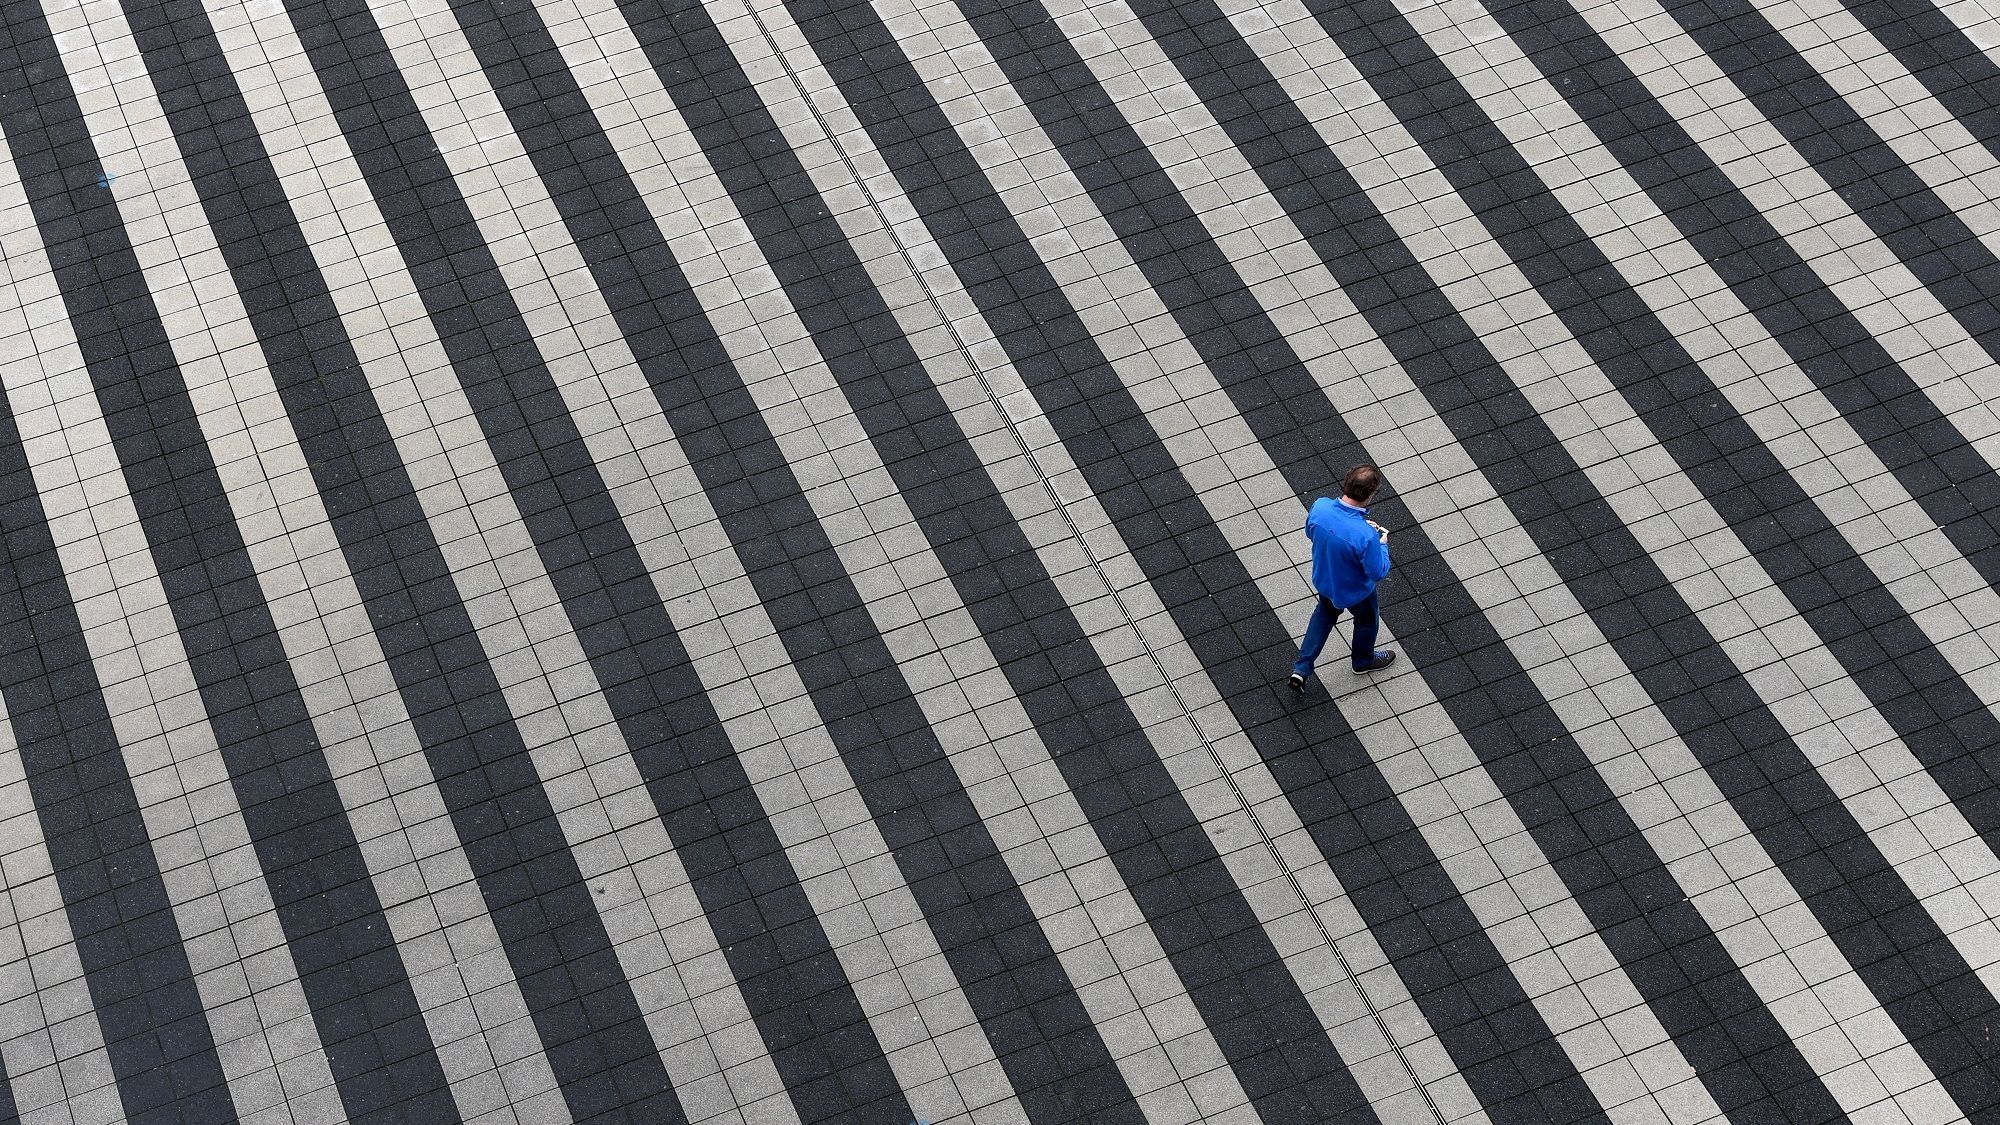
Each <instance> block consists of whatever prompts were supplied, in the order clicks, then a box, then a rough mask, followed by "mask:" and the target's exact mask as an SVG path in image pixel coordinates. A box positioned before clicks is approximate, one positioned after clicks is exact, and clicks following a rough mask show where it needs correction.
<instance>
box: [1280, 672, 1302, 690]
mask: <svg viewBox="0 0 2000 1125" xmlns="http://www.w3.org/2000/svg"><path fill="white" fill-rule="evenodd" d="M1285 686H1286V687H1288V688H1291V689H1292V694H1293V695H1304V694H1305V693H1306V678H1305V677H1304V676H1301V675H1299V674H1298V673H1297V672H1293V673H1292V678H1291V679H1289V680H1286V681H1285Z"/></svg>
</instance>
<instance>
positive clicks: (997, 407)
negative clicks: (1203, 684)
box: [742, 0, 1448, 1125]
mask: <svg viewBox="0 0 2000 1125" xmlns="http://www.w3.org/2000/svg"><path fill="white" fill-rule="evenodd" d="M742 4H743V10H744V11H745V12H747V13H748V14H749V16H750V19H751V21H752V22H753V23H755V24H756V25H757V31H758V33H759V34H760V35H762V36H763V37H764V43H765V45H766V46H768V47H770V49H771V54H772V56H773V57H774V58H776V59H777V60H778V65H779V66H781V67H783V68H784V70H785V76H786V77H787V78H789V79H790V80H791V83H792V88H793V89H795V90H797V91H798V95H799V99H800V100H801V101H802V102H804V103H805V106H806V109H807V110H809V111H810V112H811V113H812V117H813V122H814V123H815V124H816V125H818V127H819V132H820V135H821V136H823V137H825V138H826V139H827V140H828V141H829V142H831V143H832V145H833V150H834V152H836V153H838V154H839V155H840V161H841V164H842V165H843V166H844V167H845V168H846V169H847V177H848V180H849V181H850V182H851V183H853V184H854V185H855V187H857V188H859V189H860V191H861V196H862V198H863V199H866V200H867V201H868V207H869V209H870V210H871V211H873V212H874V213H875V220H876V222H878V223H880V224H881V226H882V229H883V231H885V232H886V233H887V234H888V236H889V239H890V241H891V242H893V243H894V244H895V247H896V253H897V254H898V255H899V256H900V257H901V258H902V260H903V266H904V268H905V269H907V270H908V271H909V274H910V276H911V277H913V278H915V279H916V282H917V285H918V286H919V287H920V288H921V289H922V290H923V293H924V299H925V300H926V301H928V302H929V303H930V306H931V311H932V313H933V314H935V315H936V317H937V319H938V323H939V324H941V325H943V326H944V329H945V331H946V332H948V333H950V334H951V340H952V344H953V345H954V346H955V347H956V348H957V349H958V353H959V355H960V356H961V357H962V358H963V359H964V360H965V365H966V368H967V369H968V370H970V371H971V372H972V374H973V377H974V378H976V379H978V380H979V386H980V389H981V390H982V391H984V392H985V394H986V398H987V401H988V402H990V403H992V405H993V409H994V411H995V412H996V413H997V414H999V416H1000V420H1001V422H1002V423H1004V424H1005V425H1006V427H1007V433H1008V434H1009V435H1010V436H1012V437H1013V439H1014V444H1015V445H1016V446H1017V447H1018V448H1019V449H1020V451H1021V454H1022V456H1023V457H1025V458H1026V459H1027V462H1028V466H1029V468H1031V469H1033V470H1034V474H1035V479H1036V480H1038V481H1040V482H1041V484H1042V489H1043V491H1045V492H1047V493H1048V497H1049V503H1050V504H1051V505H1053V506H1054V508H1055V510H1056V512H1057V513H1058V514H1059V515H1061V516H1062V520H1063V525H1064V526H1065V527H1067V528H1068V529H1069V536H1070V538H1071V539H1073V540H1075V541H1076V544H1077V546H1078V547H1080V548H1081V549H1082V551H1083V555H1084V558H1085V559H1087V560H1088V561H1089V563H1090V568H1091V570H1092V572H1093V573H1095V574H1096V575H1097V580H1098V581H1099V582H1100V583H1102V584H1103V586H1104V589H1105V590H1106V591H1107V592H1108V593H1109V594H1110V595H1111V598H1112V601H1113V603H1115V604H1116V605H1117V607H1118V613H1119V615H1120V616H1121V617H1123V618H1124V620H1125V623H1126V624H1127V625H1129V626H1131V628H1132V632H1133V633H1134V634H1135V635H1136V636H1137V637H1138V638H1139V643H1140V645H1141V646H1142V647H1144V649H1145V650H1146V658H1147V659H1148V660H1150V661H1151V662H1152V665H1153V667H1154V668H1155V669H1156V670H1158V672H1159V673H1160V680H1161V682H1162V683H1164V684H1166V686H1167V690H1168V691H1169V692H1170V693H1172V695H1173V699H1174V705H1175V706H1177V707H1178V708H1180V712H1181V714H1182V715H1183V716H1185V717H1186V718H1187V721H1188V725H1189V726H1191V727H1192V728H1193V729H1194V733H1195V737H1197V738H1199V739H1201V744H1202V747H1203V748H1204V749H1205V750H1207V751H1208V756H1209V759H1210V761H1212V762H1214V763H1215V769H1216V773H1217V774H1218V775H1220V776H1221V778H1222V779H1223V781H1225V782H1226V783H1227V784H1228V785H1229V791H1230V793H1231V794H1232V795H1233V796H1234V797H1235V798H1236V804H1237V807H1238V808H1240V809H1242V810H1243V814H1244V815H1245V816H1247V817H1248V818H1249V820H1250V824H1251V826H1252V827H1253V828H1255V829H1256V830H1257V838H1258V839H1259V840H1262V841H1263V844H1264V850H1265V851H1267V852H1269V853H1270V856H1271V859H1272V861H1273V862H1274V863H1276V864H1277V866H1278V870H1280V871H1282V872H1284V875H1285V881H1286V882H1287V883H1288V884H1289V885H1290V886H1291V888H1292V893H1293V894H1295V895H1296V896H1298V900H1299V903H1300V904H1301V905H1302V906H1304V907H1305V909H1306V913H1307V914H1308V915H1310V916H1311V917H1312V920H1313V925H1314V926H1315V927H1317V928H1318V930H1319V935H1320V940H1321V941H1322V942H1324V943H1325V944H1326V947H1327V949H1328V950H1329V951H1330V952H1332V954H1333V956H1334V960H1335V961H1336V962H1337V963H1338V964H1339V966H1340V972H1341V975H1342V976H1343V977H1345V978H1346V980H1347V982H1348V983H1349V984H1350V985H1352V986H1353V987H1354V993H1355V995H1357V996H1359V997H1360V998H1361V1003H1362V1005H1363V1006H1364V1007H1366V1008H1367V1009H1368V1015H1369V1018H1371V1019H1373V1020H1374V1021H1375V1027H1376V1029H1377V1030H1378V1031H1380V1032H1381V1034H1382V1039H1383V1041H1384V1042H1386V1043H1388V1044H1389V1047H1390V1049H1391V1050H1393V1051H1395V1052H1396V1060H1397V1061H1398V1062H1400V1063H1401V1064H1402V1066H1403V1073H1404V1074H1406V1075H1408V1076H1409V1079H1410V1084H1411V1085H1412V1086H1414V1087H1415V1088H1416V1090H1417V1092H1418V1093H1420V1094H1422V1095H1423V1099H1424V1104H1425V1105H1427V1106H1429V1107H1430V1111H1431V1116H1432V1117H1433V1118H1435V1119H1436V1121H1437V1123H1438V1125H1448V1123H1447V1121H1446V1119H1445V1115H1444V1111H1443V1110H1442V1109H1440V1108H1439V1106H1438V1104H1437V1100H1436V1098H1434V1097H1433V1096H1432V1095H1431V1091H1430V1088H1429V1087H1428V1086H1427V1085H1425V1083H1424V1082H1423V1080H1422V1079H1421V1078H1420V1077H1418V1074H1417V1068H1416V1066H1415V1065H1414V1064H1412V1063H1411V1062H1410V1057H1409V1055H1408V1053H1407V1052H1406V1051H1405V1049H1404V1047H1403V1045H1402V1044H1401V1043H1399V1042H1397V1041H1396V1036H1395V1034H1394V1032H1393V1031H1392V1030H1391V1028H1390V1027H1389V1021H1388V1020H1386V1019H1384V1018H1383V1016H1382V1011H1381V1009H1380V1008H1378V1007H1377V1006H1376V1004H1375V1000H1374V998H1373V997H1371V996H1369V995H1368V990H1367V989H1365V988H1363V987H1362V986H1361V979H1360V978H1359V977H1358V976H1356V975H1355V973H1354V969H1353V966H1351V965H1350V964H1349V963H1348V960H1347V955H1346V954H1345V953H1342V952H1341V950H1340V945H1339V943H1338V942H1336V941H1335V940H1334V937H1333V930H1332V929H1331V928H1330V927H1329V926H1328V925H1327V923H1326V919H1325V918H1324V917H1323V916H1322V915H1321V914H1320V911H1319V908H1318V907H1317V906H1315V905H1313V901H1312V899H1311V898H1310V897H1309V896H1308V895H1307V894H1306V890H1305V886H1304V884H1302V883H1301V882H1300V881H1299V877H1298V874H1297V873H1296V872H1295V871H1293V870H1292V866H1291V865H1290V864H1289V863H1287V862H1285V857H1284V855H1283V853H1281V852H1280V851H1279V850H1278V845H1277V842H1276V841H1275V840H1273V839H1272V838H1271V834H1270V832H1269V831H1268V830H1266V829H1265V827H1264V824H1263V822H1262V821H1261V820H1259V819H1258V817H1257V811H1256V810H1255V809H1253V808H1251V806H1250V802H1249V800H1248V799H1247V798H1246V797H1245V796H1244V794H1243V789H1242V786H1241V785H1239V784H1238V782H1237V780H1236V777H1235V775H1233V774H1232V773H1230V771H1229V767H1228V766H1227V765H1226V764H1225V763H1224V762H1223V759H1222V754H1221V752H1220V751H1219V750H1217V749H1216V747H1215V743H1214V741H1213V740H1212V739H1210V738H1209V736H1208V732H1207V731H1205V730H1203V729H1202V726H1201V722H1200V721H1199V720H1197V719H1196V718H1195V715H1194V709H1193V708H1192V707H1190V706H1188V702H1187V699H1186V698H1185V697H1184V696H1183V695H1182V694H1181V689H1180V685H1179V684H1177V683H1176V682H1175V681H1174V678H1173V676H1172V675H1170V674H1169V673H1168V672H1167V666H1166V663H1165V661H1163V660H1161V659H1160V656H1159V653H1158V652H1156V651H1155V650H1154V648H1153V642H1152V640H1151V639H1149V638H1148V637H1147V636H1146V631H1145V630H1144V629H1141V628H1140V627H1139V619H1138V617H1137V616H1136V615H1134V614H1133V613H1132V610H1131V607H1130V606H1128V605H1126V604H1125V597H1124V595H1123V594H1121V593H1120V592H1119V591H1118V588H1117V586H1115V585H1114V584H1113V583H1112V581H1111V577H1110V575H1109V574H1108V573H1106V571H1105V569H1104V564H1103V562H1102V561H1101V560H1100V559H1099V558H1098V557H1097V552H1096V551H1094V550H1093V549H1092V548H1091V545H1090V541H1089V540H1088V539H1086V538H1085V537H1084V535H1083V531H1082V529H1081V528H1079V527H1078V526H1077V523H1076V519H1075V517H1074V516H1072V515H1071V514H1070V510H1069V505H1068V504H1066V503H1064V502H1063V498H1062V496H1061V494H1060V493H1059V492H1057V490H1056V486H1055V482H1054V481H1053V480H1052V479H1051V478H1050V476H1049V474H1048V472H1047V471H1045V470H1044V469H1043V468H1042V464H1041V461H1040V459H1039V458H1037V457H1036V456H1035V451H1034V449H1033V448H1032V447H1030V446H1029V444H1028V441H1027V438H1026V437H1024V436H1023V435H1022V433H1021V429H1020V426H1019V425H1018V424H1017V423H1016V422H1015V421H1014V417H1013V415H1011V414H1009V413H1008V412H1007V408H1006V406H1005V405H1004V404H1003V403H1002V402H1001V400H1000V396H999V394H997V393H996V392H995V391H994V389H993V383H992V380H990V379H989V378H988V377H987V371H986V368H984V367H983V366H981V365H980V363H979V361H978V359H977V358H976V357H975V356H974V355H973V351H972V348H971V346H970V345H968V344H967V343H966V342H965V337H964V336H962V335H961V334H960V333H959V330H958V324H957V323H956V322H955V321H954V320H953V319H952V318H951V316H950V315H949V314H948V313H947V312H946V311H945V307H944V302H943V301H941V300H939V298H938V295H937V292H936V291H935V290H934V289H932V288H931V284H930V281H929V280H928V279H927V278H925V277H924V274H923V271H922V270H920V269H918V268H917V263H916V257H915V255H913V254H912V253H911V252H910V249H909V247H908V246H907V245H905V244H904V242H903V237H902V235H901V234H899V233H898V232H897V230H896V227H895V224H894V223H892V222H890V221H889V215H888V212H887V210H885V209H884V208H883V206H882V203H881V201H880V200H879V199H877V198H876V197H875V192H874V191H873V190H872V189H871V188H870V187H869V186H868V182H867V180H866V179H864V178H863V177H862V175H861V171H860V169H859V168H858V167H857V166H856V164H855V162H854V158H853V157H852V156H850V155H849V154H848V151H847V146H846V145H844V144H842V143H841V141H840V138H839V136H837V135H836V134H835V133H834V130H833V127H832V126H831V124H830V123H829V122H828V121H827V119H826V115H825V113H823V112H822V111H821V110H820V107H819V103H818V102H817V101H815V100H814V99H813V96H812V93H811V91H809V90H807V88H806V84H805V81H804V80H803V79H802V78H800V77H799V72H798V71H797V69H795V68H794V67H793V66H792V60H791V58H790V56H788V55H787V54H786V53H785V51H784V49H783V48H782V47H780V46H779V45H778V39H777V36H775V35H773V34H772V32H771V29H770V27H769V26H768V25H767V24H766V23H765V22H764V17H763V14H762V13H761V12H759V11H758V10H757V8H756V5H755V4H754V3H753V2H752V0H742Z"/></svg>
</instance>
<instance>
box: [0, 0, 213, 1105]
mask: <svg viewBox="0 0 2000 1125" xmlns="http://www.w3.org/2000/svg"><path fill="white" fill-rule="evenodd" d="M13 14H14V13H13V12H9V13H8V15H9V16H10V17H11V16H12V15H13ZM0 26H4V27H5V31H4V32H0V35H4V36H5V38H4V39H0V57H4V54H5V53H6V52H8V51H10V50H12V49H13V48H14V34H15V32H16V30H17V29H16V28H15V26H14V25H13V24H12V22H11V20H10V21H8V22H6V23H5V24H0ZM29 81H33V82H34V83H35V84H36V85H35V89H36V90H37V91H39V92H40V94H41V96H43V97H44V98H48V99H50V100H54V99H55V98H57V97H63V98H67V97H68V96H69V89H68V84H67V83H66V82H65V81H64V79H63V78H62V75H61V72H60V70H58V69H57V68H56V67H55V66H54V65H53V64H52V63H51V62H50V61H49V60H48V59H47V58H46V57H42V56H35V55H30V56H29V58H28V59H27V60H26V64H25V65H23V66H18V67H17V66H13V65H0V105H4V107H5V108H3V109H0V126H3V127H4V129H5V131H6V134H7V139H8V144H9V146H10V148H12V150H13V154H14V156H15V158H16V159H17V160H25V161H26V162H28V163H30V164H37V163H39V164H42V165H43V166H44V167H47V168H48V169H49V171H47V172H45V173H43V175H44V176H55V175H59V173H57V172H56V171H55V170H54V168H55V162H54V160H53V159H52V158H53V156H54V154H55V150H54V149H53V148H52V147H49V146H41V147H36V146H35V145H34V144H33V143H32V142H35V141H39V140H41V139H42V138H40V137H39V136H37V135H35V134H34V133H32V132H31V130H33V128H34V123H33V122H32V121H28V120H24V119H25V118H29V117H32V116H33V115H34V113H35V103H34V102H33V101H32V100H30V98H29V97H28V96H27V95H26V94H24V93H23V91H22V89H21V86H23V85H25V84H26V83H27V82H29ZM24 142H28V143H24ZM91 175H92V176H94V175H95V172H92V173H91ZM73 179H74V182H75V187H74V188H68V187H67V185H64V186H65V188H66V189H67V190H74V191H78V192H81V191H84V190H87V187H86V185H88V184H89V183H90V182H91V181H90V179H89V178H87V177H85V176H83V175H76V176H74V177H73ZM30 198H31V199H32V198H33V197H32V196H31V197H30ZM105 206H107V207H108V206H109V204H108V203H107V204H105ZM37 217H38V218H39V217H40V216H39V215H38V216H37ZM57 229H61V227H60V224H59V221H58V225H57ZM71 229H76V228H71ZM72 237H74V236H72ZM58 245H60V246H61V247H62V250H61V256H62V257H64V258H67V259H69V260H71V261H73V262H74V261H79V260H81V255H80V254H79V253H78V248H77V247H76V246H75V245H73V244H71V242H70V241H69V240H68V239H65V240H64V241H63V242H62V243H59V244H58ZM51 253H52V254H53V253H55V250H54V248H53V247H52V248H51ZM0 695H4V697H5V699H6V701H7V720H8V722H9V724H11V725H12V727H13V732H14V741H15V742H16V744H18V745H19V747H20V753H21V768H22V772H23V773H24V774H25V775H26V777H27V780H28V790H29V792H30V794H31V795H32V796H33V798H34V804H35V816H36V819H37V820H38V821H39V822H40V824H41V826H42V835H43V837H44V838H45V839H46V841H47V843H48V852H49V860H50V863H51V865H52V866H53V867H54V869H55V878H56V886H57V888H58V889H59V890H60V891H61V892H62V900H63V907H64V909H65V912H66V913H67V915H68V917H69V926H70V930H71V932H72V933H73V934H74V936H75V940H76V952H77V959H78V961H79V963H80V964H81V965H82V968H83V976H84V981H85V983H86V984H87V985H88V986H89V989H90V1001H91V1006H92V1008H93V1009H95V1014H96V1017H97V1022H98V1024H99V1026H100V1027H101V1028H102V1029H103V1033H104V1047H105V1052H106V1055H107V1057H108V1058H109V1060H110V1063H111V1073H112V1077H113V1078H114V1079H116V1080H117V1083H118V1097H119V1101H120V1102H121V1103H122V1104H123V1105H124V1108H125V1116H126V1119H127V1120H128V1121H131V1122H135V1123H137V1125H180V1123H181V1122H183V1121H192V1120H199V1121H215V1122H218V1123H220V1125H226V1123H228V1122H233V1121H235V1120H236V1108H235V1106H234V1105H232V1104H231V1102H230V1098H229V1090H228V1088H227V1086H226V1084H225V1082H224V1079H223V1075H222V1065H221V1062H220V1060H218V1059H217V1057H216V1054H215V1041H214V1039H213V1038H212V1036H211V1034H210V1031H209V1027H208V1021H207V1018H206V1016H204V1015H203V1010H202V1002H201V996H200V994H199V993H198V992H197V991H196V989H195V986H194V978H193V975H192V973H191V972H190V970H189V967H188V959H187V951H186V950H185V949H184V948H183V947H182V943H181V933H180V928H179V926H178V925H177V924H176V923H175V921H174V915H173V911H172V908H171V906H170V905H169V903H168V900H167V892H166V887H165V886H164V885H163V884H162V882H161V881H160V870H159V866H158V864H157V862H156V860H155V859H154V857H153V851H152V847H151V844H150V843H149V841H148V840H147V837H146V826H145V822H144V821H143V820H142V819H141V817H140V814H139V801H138V798H137V797H136V796H135V795H134V793H133V791H132V779H131V777H130V775H129V774H127V773H126V770H125V761H124V758H123V756H122V754H121V752H120V749H119V746H118V737H117V735H116V734H115V733H114V732H113V731H112V729H111V716H110V714H109V713H108V712H107V710H106V708H105V705H104V694H103V690H102V688H101V687H100V685H99V683H98V680H97V673H96V670H95V669H94V668H92V666H91V661H90V651H89V649H88V648H87V647H86V646H85V644H84V639H83V630H82V626H81V624H80V623H79V622H78V620H77V615H76V606H75V603H74V602H73V601H72V599H71V597H70V590H69V584H68V582H67V581H66V580H65V579H64V577H63V569H62V562H61V560H60V559H58V558H57V556H56V546H55V540H54V539H53V538H52V537H51V536H50V534H49V525H48V518H47V516H46V514H45V513H44V512H43V510H42V503H41V497H40V494H39V493H38V492H37V491H36V489H35V481H34V478H33V476H31V475H30V472H29V469H28V459H27V455H26V451H25V448H24V447H23V446H22V444H21V433H20V430H19V429H18V428H17V427H16V426H15V424H14V413H13V410H12V408H11V407H10V406H9V404H8V403H7V402H6V399H5V396H0ZM9 1096H10V1099H11V1093H10V1095H9Z"/></svg>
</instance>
